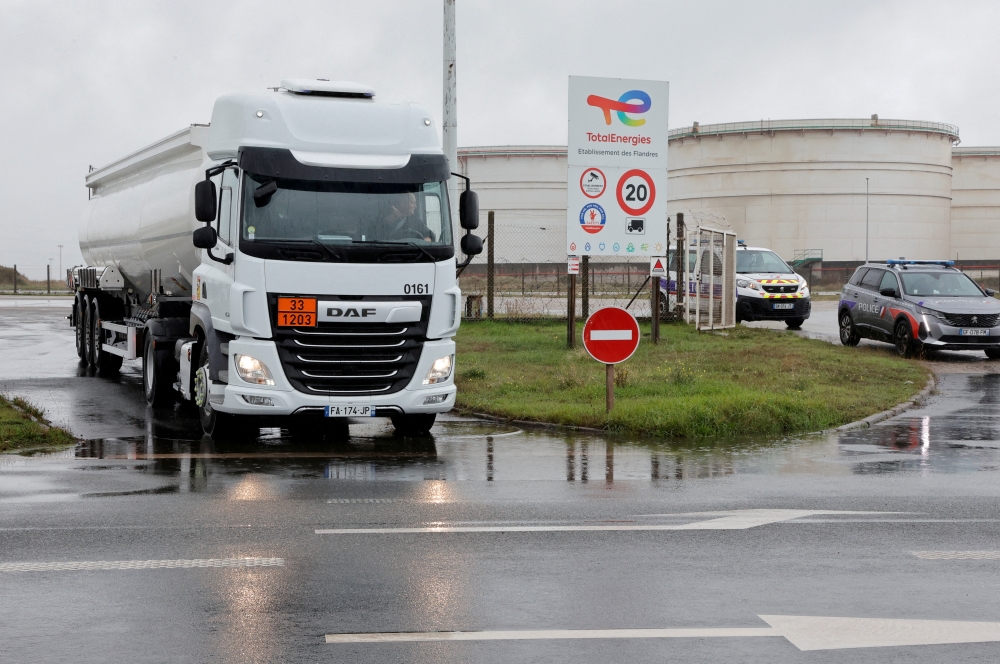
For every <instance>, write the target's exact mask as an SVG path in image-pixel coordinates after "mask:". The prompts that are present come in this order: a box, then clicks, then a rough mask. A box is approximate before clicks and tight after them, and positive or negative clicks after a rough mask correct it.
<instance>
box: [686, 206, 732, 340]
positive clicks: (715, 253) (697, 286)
mask: <svg viewBox="0 0 1000 664" xmlns="http://www.w3.org/2000/svg"><path fill="white" fill-rule="evenodd" d="M688 238H690V241H689V242H688V243H687V245H688V257H687V258H688V260H685V261H682V265H683V267H684V270H685V275H684V278H683V279H681V280H680V281H681V283H683V284H686V285H687V295H688V296H687V297H685V298H684V320H685V321H686V322H687V323H693V324H694V325H695V327H696V329H698V330H717V329H723V328H727V327H735V326H736V233H733V232H732V231H725V230H719V229H717V228H704V227H701V226H696V227H695V228H694V229H693V230H692V231H691V232H689V234H688Z"/></svg>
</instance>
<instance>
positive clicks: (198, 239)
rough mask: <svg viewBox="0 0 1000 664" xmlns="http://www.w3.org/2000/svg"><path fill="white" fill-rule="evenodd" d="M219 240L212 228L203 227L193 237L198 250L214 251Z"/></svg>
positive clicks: (192, 239)
mask: <svg viewBox="0 0 1000 664" xmlns="http://www.w3.org/2000/svg"><path fill="white" fill-rule="evenodd" d="M209 184H211V182H209ZM218 239H219V234H218V233H216V232H215V229H214V228H212V227H211V226H202V227H201V228H199V229H197V230H196V231H195V232H194V233H193V234H192V235H191V241H192V242H193V243H194V246H195V247H197V248H198V249H214V248H215V243H216V242H217V241H218Z"/></svg>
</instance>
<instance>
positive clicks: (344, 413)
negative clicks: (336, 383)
mask: <svg viewBox="0 0 1000 664" xmlns="http://www.w3.org/2000/svg"><path fill="white" fill-rule="evenodd" d="M324 415H326V416H327V417H375V409H374V408H372V407H371V406H352V405H350V404H348V405H346V406H326V408H325V412H324Z"/></svg>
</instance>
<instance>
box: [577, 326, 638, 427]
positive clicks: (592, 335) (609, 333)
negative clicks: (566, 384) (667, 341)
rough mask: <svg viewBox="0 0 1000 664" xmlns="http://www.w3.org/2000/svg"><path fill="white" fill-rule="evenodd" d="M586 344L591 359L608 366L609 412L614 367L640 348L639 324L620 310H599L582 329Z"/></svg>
mask: <svg viewBox="0 0 1000 664" xmlns="http://www.w3.org/2000/svg"><path fill="white" fill-rule="evenodd" d="M583 345H584V348H586V349H587V352H588V353H590V356H591V357H592V358H594V359H595V360H597V361H598V362H601V363H603V364H605V365H606V374H605V385H606V389H607V409H608V412H609V413H610V412H611V409H612V408H614V406H615V365H616V364H618V363H619V362H624V361H625V360H627V359H628V358H630V357H632V354H633V353H635V350H636V348H638V347H639V323H637V322H636V320H635V317H633V316H632V314H630V313H629V312H627V311H625V310H624V309H622V308H621V307H604V308H603V309H598V310H597V311H595V312H594V313H593V314H592V315H591V316H590V318H588V319H587V323H586V324H585V325H584V326H583Z"/></svg>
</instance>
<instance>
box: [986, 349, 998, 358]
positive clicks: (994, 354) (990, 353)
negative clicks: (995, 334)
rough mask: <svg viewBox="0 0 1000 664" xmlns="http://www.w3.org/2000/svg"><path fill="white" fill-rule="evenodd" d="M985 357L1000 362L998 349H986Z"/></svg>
mask: <svg viewBox="0 0 1000 664" xmlns="http://www.w3.org/2000/svg"><path fill="white" fill-rule="evenodd" d="M986 357H988V358H990V359H991V360H1000V348H987V349H986Z"/></svg>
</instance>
